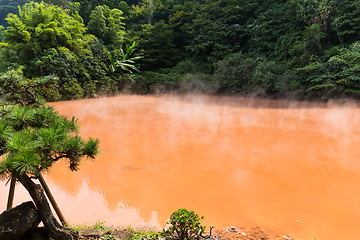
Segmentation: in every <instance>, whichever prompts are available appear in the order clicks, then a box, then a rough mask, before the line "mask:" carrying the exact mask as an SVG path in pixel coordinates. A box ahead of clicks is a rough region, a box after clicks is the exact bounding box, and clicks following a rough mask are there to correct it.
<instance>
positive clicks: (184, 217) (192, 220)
mask: <svg viewBox="0 0 360 240" xmlns="http://www.w3.org/2000/svg"><path fill="white" fill-rule="evenodd" d="M200 219H204V217H203V216H202V217H201V218H200V217H199V215H198V214H196V213H195V212H194V211H188V210H187V209H185V208H180V209H178V210H177V211H175V212H173V213H172V214H171V216H170V220H169V222H168V223H169V224H171V226H170V227H169V229H167V230H164V231H163V236H164V237H171V238H175V239H179V240H191V239H197V238H199V236H200V235H201V234H202V233H203V232H204V231H205V226H203V225H201V224H200Z"/></svg>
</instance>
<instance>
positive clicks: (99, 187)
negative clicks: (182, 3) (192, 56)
mask: <svg viewBox="0 0 360 240" xmlns="http://www.w3.org/2000/svg"><path fill="white" fill-rule="evenodd" d="M52 105H54V106H55V107H56V109H57V110H58V111H59V112H60V113H61V114H64V115H66V116H69V117H71V116H76V117H77V118H79V121H80V123H81V126H82V130H81V135H82V136H83V137H88V136H92V137H94V138H99V139H100V141H101V145H100V149H101V155H99V156H98V157H97V158H96V160H95V161H83V162H82V163H81V166H80V171H78V172H70V170H68V168H67V166H66V165H65V163H64V162H58V163H56V164H55V165H54V166H53V168H52V169H51V172H50V173H49V174H47V175H46V179H47V182H48V183H49V185H50V187H51V189H52V191H53V193H54V195H55V198H56V199H57V201H58V203H59V205H60V208H61V209H62V211H63V214H64V215H65V217H66V218H67V220H68V221H69V222H70V223H73V224H78V223H79V224H80V223H94V222H95V221H96V220H104V221H106V223H107V224H108V225H111V224H113V225H115V226H120V225H122V226H124V225H130V224H132V225H133V226H139V225H140V226H144V225H147V226H151V227H159V226H160V225H162V224H164V223H165V222H166V221H167V219H168V218H169V216H170V214H171V213H172V212H173V211H174V210H176V209H178V208H180V207H185V208H187V209H189V210H195V212H197V213H199V214H200V215H204V216H205V220H204V223H206V224H207V225H215V226H216V228H218V229H219V228H226V227H229V226H235V227H238V228H240V227H243V226H246V227H257V226H258V227H261V228H262V229H268V230H271V231H274V232H276V233H279V234H289V235H292V236H294V238H295V239H316V240H331V239H347V240H351V239H360V227H359V226H360V204H359V202H360V159H359V157H360V130H359V127H360V124H359V123H360V107H359V106H358V105H357V104H354V103H347V104H325V103H323V104H320V103H317V104H315V103H300V102H292V101H275V100H253V99H246V98H236V97H206V96H166V95H163V96H118V97H111V98H101V99H88V100H79V101H69V102H58V103H52ZM7 191H8V186H3V184H1V186H0V194H1V196H2V197H1V198H0V204H1V205H0V207H1V206H3V207H2V208H3V209H5V206H6V197H7ZM26 196H27V194H26V192H25V191H24V190H23V189H22V188H21V187H20V186H19V187H18V188H17V192H16V195H15V204H17V203H19V202H22V201H23V200H25V199H26V198H27V197H26Z"/></svg>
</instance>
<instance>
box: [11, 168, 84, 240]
mask: <svg viewBox="0 0 360 240" xmlns="http://www.w3.org/2000/svg"><path fill="white" fill-rule="evenodd" d="M17 179H18V180H19V181H20V182H21V184H22V185H23V186H24V187H25V188H26V190H27V191H28V192H29V194H30V196H31V198H32V199H33V201H34V203H35V205H36V207H37V210H38V213H39V216H40V219H41V221H42V222H43V224H44V227H45V229H46V231H47V232H48V234H49V235H50V237H51V238H53V239H54V240H78V239H79V233H78V232H77V231H74V230H73V229H71V228H66V227H63V226H61V225H60V224H59V223H58V221H57V220H56V218H55V217H54V215H53V214H52V212H51V208H50V205H49V203H48V201H47V199H46V196H45V194H44V190H43V189H42V187H41V185H40V184H35V183H34V182H33V181H32V180H31V179H30V178H29V177H28V176H27V175H26V174H23V175H18V176H17Z"/></svg>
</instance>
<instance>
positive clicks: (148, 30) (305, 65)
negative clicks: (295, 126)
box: [0, 0, 360, 100]
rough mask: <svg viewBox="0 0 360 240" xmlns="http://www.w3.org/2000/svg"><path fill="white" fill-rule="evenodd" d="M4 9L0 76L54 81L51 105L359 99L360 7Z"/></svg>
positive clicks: (341, 2)
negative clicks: (200, 97) (135, 99)
mask: <svg viewBox="0 0 360 240" xmlns="http://www.w3.org/2000/svg"><path fill="white" fill-rule="evenodd" d="M0 5H1V6H0V16H4V19H0V20H1V22H0V24H2V26H3V27H1V30H0V31H1V40H2V42H1V43H0V44H1V45H0V72H1V73H0V74H1V75H2V76H3V77H4V76H11V77H13V78H17V79H21V80H22V81H30V82H31V81H35V80H34V79H39V78H42V77H46V78H48V79H49V78H50V79H52V81H53V84H54V85H55V86H57V88H55V89H47V88H41V89H38V91H39V92H38V94H41V95H43V96H45V97H46V98H47V100H59V99H76V98H83V97H96V96H99V95H113V94H117V93H118V92H127V93H136V94H148V93H162V92H174V93H188V92H196V93H204V94H226V95H234V94H239V95H245V96H260V97H271V98H291V99H298V100H303V99H321V100H327V99H330V98H343V97H350V98H358V97H360V41H358V40H359V39H360V1H352V0H278V1H274V0H196V1H185V0H128V1H120V0H83V1H79V2H75V1H74V2H72V1H71V2H68V1H66V0H46V1H45V2H27V3H26V1H25V0H0ZM18 6H19V7H18ZM5 16H7V17H5ZM139 70H141V71H139Z"/></svg>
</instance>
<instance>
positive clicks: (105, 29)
mask: <svg viewBox="0 0 360 240" xmlns="http://www.w3.org/2000/svg"><path fill="white" fill-rule="evenodd" d="M122 14H123V12H122V11H121V10H119V9H110V8H109V7H108V6H106V5H103V6H97V7H95V9H94V10H92V11H91V14H90V19H89V23H88V25H87V28H88V31H89V33H91V34H94V35H95V36H96V37H97V38H98V39H99V40H100V41H101V42H102V43H103V44H104V45H105V46H107V47H110V48H111V49H114V48H116V47H117V46H119V45H120V44H121V43H122V41H123V36H124V34H125V31H124V23H123V22H122V20H123V19H124V17H122Z"/></svg>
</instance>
